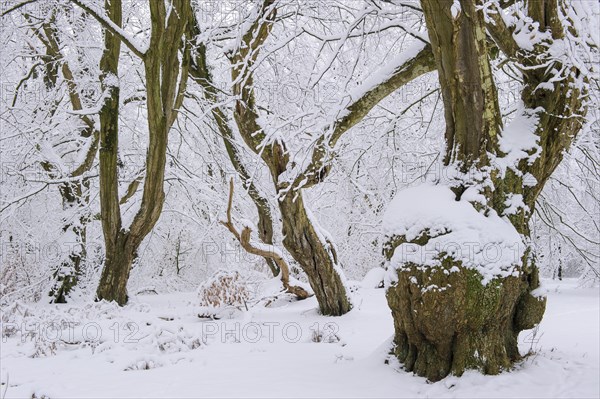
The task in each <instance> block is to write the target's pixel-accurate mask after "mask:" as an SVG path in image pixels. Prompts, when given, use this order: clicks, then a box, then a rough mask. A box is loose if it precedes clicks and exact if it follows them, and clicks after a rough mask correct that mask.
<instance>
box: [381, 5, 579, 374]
mask: <svg viewBox="0 0 600 399" xmlns="http://www.w3.org/2000/svg"><path fill="white" fill-rule="evenodd" d="M421 3H422V6H423V12H424V14H425V20H426V24H427V29H428V32H429V37H430V40H431V45H432V47H433V51H434V56H435V59H436V64H437V69H438V75H439V81H440V86H441V90H442V95H443V97H444V109H445V120H446V140H447V150H446V151H447V152H446V158H445V164H446V165H453V166H455V168H456V170H460V171H461V172H462V173H463V175H462V176H461V175H459V176H457V178H456V179H455V180H454V181H451V182H449V185H450V187H451V188H452V189H453V191H454V192H455V194H456V198H457V200H460V198H461V195H462V193H463V192H464V191H465V190H466V189H467V188H469V187H472V186H475V187H478V186H477V184H478V182H477V181H475V179H474V178H473V177H472V176H471V177H469V176H468V175H467V172H469V171H473V170H475V171H478V172H481V173H482V175H484V176H485V175H486V173H487V176H488V177H489V179H490V180H491V181H492V182H493V187H490V186H489V185H488V186H485V187H479V188H478V190H479V193H480V194H482V195H483V196H484V197H485V198H486V200H487V203H486V204H481V203H479V202H477V203H475V202H474V203H472V205H473V207H475V208H476V209H478V210H480V211H481V212H485V213H486V214H487V213H489V212H496V213H498V214H499V215H505V216H506V217H507V218H508V219H509V220H510V222H511V223H512V225H513V227H514V228H515V229H516V231H517V232H518V233H519V234H520V235H521V237H522V240H523V245H525V247H526V250H525V253H524V255H523V257H522V259H521V262H520V264H519V265H516V266H518V277H515V276H511V277H506V278H503V277H497V278H495V279H493V280H492V281H491V282H489V283H488V284H487V285H484V284H482V281H481V279H482V276H481V274H480V273H479V272H478V271H476V270H474V269H470V268H467V267H465V265H463V264H462V263H461V261H458V260H455V259H454V258H451V257H450V256H447V255H446V254H444V253H440V255H439V256H440V259H441V263H442V265H441V266H440V267H429V266H425V265H420V264H416V263H412V262H408V263H405V264H404V265H403V267H402V268H401V269H398V272H397V275H398V282H397V283H396V284H395V285H392V286H391V287H390V288H389V289H388V291H387V300H388V304H389V306H390V308H391V310H392V315H393V318H394V327H395V338H394V343H395V347H394V352H393V353H394V354H395V356H397V358H398V359H399V360H400V361H401V362H402V363H403V364H404V367H405V368H406V369H407V370H409V371H414V372H415V373H417V374H419V375H422V376H425V377H427V378H428V379H430V380H432V381H437V380H439V379H441V378H444V377H445V376H447V375H448V374H450V373H452V374H455V375H461V374H462V373H463V372H464V371H465V370H467V369H478V370H480V371H482V372H483V373H486V374H497V373H499V372H500V371H501V370H506V369H508V368H509V367H510V366H511V365H512V364H513V363H514V362H515V361H516V360H518V359H520V354H519V351H518V347H517V338H518V334H519V332H520V331H522V330H525V329H530V328H533V327H534V326H535V325H536V324H537V323H539V322H540V321H541V319H542V316H543V314H544V310H545V298H539V297H536V296H535V295H532V291H533V290H534V289H536V288H537V287H538V286H539V276H538V270H537V267H536V265H535V257H534V254H533V253H532V248H531V247H529V244H528V243H529V238H530V231H529V219H530V216H531V213H532V212H533V209H534V206H535V201H536V198H537V195H538V194H539V192H540V191H541V189H542V188H543V185H544V183H545V181H546V180H547V178H548V177H549V176H550V174H551V173H552V171H554V169H555V168H556V166H557V165H558V163H559V162H560V160H561V153H562V151H564V150H565V149H567V148H568V146H569V145H570V142H571V140H572V139H573V137H574V136H575V135H576V134H577V132H578V131H579V129H580V128H581V117H582V115H584V114H585V109H584V106H583V103H582V96H581V92H580V91H579V90H578V89H577V88H576V86H575V87H573V86H572V85H571V84H570V81H567V82H566V83H565V82H562V83H558V84H557V83H553V85H554V90H551V91H547V90H544V89H540V88H539V84H540V83H543V82H548V81H549V79H550V78H552V76H551V75H550V74H549V73H547V71H549V70H552V68H549V67H547V65H544V63H545V62H546V60H545V57H544V56H545V52H546V51H547V46H544V45H538V46H537V47H536V48H535V49H534V50H533V51H524V50H518V51H517V50H515V49H518V46H517V44H516V43H514V42H510V43H507V42H506V41H505V40H507V38H509V40H512V36H511V35H510V34H509V35H505V34H503V32H502V31H501V30H498V26H496V27H495V28H493V29H490V31H491V32H492V35H493V36H494V37H495V38H496V39H497V40H499V41H503V42H501V45H500V46H499V47H500V48H501V49H503V51H507V52H509V54H507V56H509V57H513V59H514V60H518V61H519V63H520V64H521V65H524V66H526V67H529V68H524V69H523V74H524V77H525V87H524V89H523V91H522V100H523V104H524V106H525V108H526V112H533V111H532V110H537V111H535V112H538V113H539V121H538V124H537V126H536V128H535V132H531V133H534V134H536V135H537V136H538V137H540V143H539V144H540V147H541V150H542V152H541V156H540V157H538V158H537V160H536V161H535V162H534V163H533V164H530V163H529V162H528V160H527V159H522V160H521V161H520V162H519V164H518V165H517V166H516V167H517V169H518V172H517V171H515V170H514V168H507V169H506V170H499V169H496V168H495V167H494V165H492V164H491V160H490V156H489V154H492V155H493V156H496V157H498V158H499V159H501V158H502V157H503V156H505V155H506V154H504V153H502V151H501V150H500V149H499V138H501V136H502V126H501V119H500V112H499V107H498V99H497V94H496V89H495V87H494V83H493V76H492V73H491V68H490V64H489V58H488V53H489V50H488V47H487V46H488V45H487V39H486V30H485V29H486V27H485V24H484V18H483V14H482V11H481V10H478V9H477V6H480V5H481V4H479V2H478V1H474V0H460V1H459V2H458V3H459V4H460V8H458V9H457V8H454V9H452V8H453V7H455V5H454V4H455V3H456V2H454V3H453V2H439V1H436V0H422V2H421ZM528 4H529V13H530V16H531V17H532V18H533V19H534V21H537V22H539V23H540V28H541V30H542V31H543V30H546V29H549V30H551V31H552V34H553V36H554V38H555V39H556V38H559V37H560V36H561V32H562V29H563V28H562V27H561V26H560V24H559V23H558V18H557V15H558V14H557V2H556V1H551V0H548V1H545V0H544V1H539V2H533V1H531V2H529V3H528ZM511 51H512V54H511V53H510V52H511ZM556 64H557V62H556V61H555V68H554V70H561V67H560V66H559V65H556ZM570 68H571V72H572V75H571V76H577V75H578V71H577V70H576V69H575V67H570ZM568 91H571V94H570V95H567V92H568ZM539 109H542V111H539ZM528 110H529V111H528ZM527 133H528V132H523V134H527ZM526 173H531V174H532V175H533V176H534V177H535V178H536V179H537V183H536V184H535V185H533V186H531V185H526V184H524V182H523V176H524V175H525V174H526ZM515 194H520V195H523V199H524V202H525V204H526V205H527V208H522V209H520V211H519V212H515V213H510V214H505V210H506V208H507V204H506V200H507V199H508V198H510V196H511V195H515ZM446 233H450V232H446ZM433 237H434V236H432V235H431V233H430V232H429V231H428V230H427V229H425V230H423V232H422V234H421V235H420V236H419V238H417V239H415V240H412V241H407V240H406V237H404V236H401V237H392V239H391V240H390V241H389V242H388V248H387V249H386V256H387V257H388V259H390V258H391V256H392V255H393V252H394V249H395V248H396V247H397V246H398V245H400V244H402V243H404V242H411V243H412V244H416V245H419V246H421V247H423V246H425V245H426V244H427V242H428V241H429V240H430V239H431V238H433ZM453 268H454V270H456V269H458V272H450V269H453ZM431 285H436V286H438V287H444V289H443V290H428V289H426V287H428V286H431Z"/></svg>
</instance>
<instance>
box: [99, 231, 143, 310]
mask: <svg viewBox="0 0 600 399" xmlns="http://www.w3.org/2000/svg"><path fill="white" fill-rule="evenodd" d="M128 241H129V240H128V235H126V234H120V235H119V237H118V238H117V240H116V242H115V245H114V246H111V247H110V248H107V249H106V257H105V260H104V267H103V269H102V275H101V277H100V283H99V284H98V289H97V291H96V295H97V297H98V299H106V300H109V301H115V302H117V303H118V304H119V305H121V306H122V305H125V304H126V303H127V300H128V297H127V281H128V280H129V272H130V271H131V266H132V264H133V261H134V259H135V248H132V246H131V245H129V244H128Z"/></svg>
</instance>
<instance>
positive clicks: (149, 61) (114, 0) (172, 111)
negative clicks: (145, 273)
mask: <svg viewBox="0 0 600 399" xmlns="http://www.w3.org/2000/svg"><path fill="white" fill-rule="evenodd" d="M105 6H106V9H107V15H108V17H109V18H110V19H111V20H112V21H113V22H114V23H115V24H116V25H117V26H120V24H121V1H120V0H110V1H109V0H107V2H106V3H105ZM169 7H173V10H170V9H169V10H167V9H166V7H165V3H164V1H162V0H160V1H152V2H150V18H151V25H152V26H151V35H150V44H149V46H148V50H147V52H145V53H139V50H136V48H135V46H133V45H132V44H130V49H131V48H132V47H133V49H134V50H135V51H134V53H136V54H137V55H139V56H140V57H141V58H142V60H143V62H144V70H145V77H146V101H147V108H148V133H149V144H148V152H147V154H146V168H145V178H144V188H143V191H142V199H141V204H140V208H139V209H138V211H137V213H136V214H135V216H134V218H133V221H132V223H131V226H129V228H128V229H127V230H125V229H124V228H123V226H122V221H121V209H120V201H119V195H118V179H117V154H118V135H119V134H118V132H119V131H118V123H119V91H118V87H116V86H112V84H111V82H110V80H111V79H115V77H116V76H118V75H117V72H118V60H119V54H120V42H121V40H122V39H123V40H125V39H124V38H123V37H120V36H118V34H117V32H113V31H112V30H110V29H106V31H105V43H106V48H105V52H104V54H103V56H102V59H101V61H100V67H101V70H102V72H103V81H102V82H103V86H106V87H103V89H105V90H106V89H107V88H110V90H111V91H110V93H111V94H110V96H108V98H107V99H106V100H105V103H104V105H103V107H102V110H101V111H100V125H101V130H100V140H101V149H100V207H101V216H102V227H103V232H104V241H105V245H106V259H105V263H104V269H103V271H102V275H101V278H100V283H99V285H98V290H97V299H99V300H102V299H105V300H108V301H116V302H117V303H119V304H120V305H123V304H125V303H126V302H127V280H128V278H129V272H130V270H131V265H132V263H133V261H134V260H135V258H136V253H137V249H138V248H139V246H140V244H141V243H142V241H143V240H144V238H145V237H146V236H147V235H148V233H150V231H151V230H152V228H153V227H154V225H155V224H156V222H157V221H158V219H159V217H160V214H161V211H162V207H163V203H164V199H165V195H164V189H163V185H164V176H165V165H166V152H167V145H168V136H169V131H170V129H171V126H172V125H173V123H174V122H175V120H176V118H177V114H178V110H179V107H180V106H181V104H182V102H183V94H184V92H185V88H186V84H187V79H188V68H189V64H190V48H189V41H186V40H184V39H185V37H186V36H187V35H186V34H187V26H188V23H189V21H190V16H191V13H192V10H191V4H190V2H189V0H174V1H173V2H172V3H171V4H170V5H169ZM132 51H133V50H132Z"/></svg>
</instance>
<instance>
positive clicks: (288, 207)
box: [279, 191, 352, 316]
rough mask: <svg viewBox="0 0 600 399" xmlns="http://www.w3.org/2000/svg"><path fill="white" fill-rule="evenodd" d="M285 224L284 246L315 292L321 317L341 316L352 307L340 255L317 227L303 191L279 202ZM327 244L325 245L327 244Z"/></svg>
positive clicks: (287, 196) (285, 197) (288, 195)
mask: <svg viewBox="0 0 600 399" xmlns="http://www.w3.org/2000/svg"><path fill="white" fill-rule="evenodd" d="M279 209H280V210H281V216H282V221H283V237H284V238H283V245H284V246H285V248H286V249H287V250H288V252H289V253H290V254H291V255H292V257H293V258H294V260H295V261H296V262H298V264H300V266H301V267H302V270H304V272H305V273H306V275H307V277H308V281H309V283H310V286H311V288H312V289H313V291H314V293H315V296H316V297H317V301H318V302H319V310H320V311H321V314H324V315H329V316H341V315H343V314H345V313H348V312H349V311H350V309H351V308H352V305H351V303H350V300H349V299H348V296H347V293H346V288H345V286H344V283H343V282H342V277H341V275H340V272H339V271H338V270H337V269H338V268H339V264H338V260H337V255H336V253H335V250H334V249H333V244H332V243H328V242H326V241H325V240H326V239H325V237H323V236H322V232H320V231H318V230H317V229H318V227H317V226H315V225H314V223H313V221H312V220H311V219H310V217H309V214H308V212H307V210H306V208H305V205H304V200H303V198H302V192H301V191H298V192H293V193H288V194H287V195H285V196H284V197H283V198H282V199H280V201H279ZM324 241H325V242H324Z"/></svg>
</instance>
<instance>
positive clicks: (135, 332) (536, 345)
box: [0, 280, 600, 398]
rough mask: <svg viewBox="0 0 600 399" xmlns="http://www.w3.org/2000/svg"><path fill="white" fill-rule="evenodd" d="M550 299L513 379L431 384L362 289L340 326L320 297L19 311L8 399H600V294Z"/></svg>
mask: <svg viewBox="0 0 600 399" xmlns="http://www.w3.org/2000/svg"><path fill="white" fill-rule="evenodd" d="M544 288H545V289H546V290H547V291H548V308H547V312H546V316H545V318H544V321H543V322H542V324H541V325H540V327H539V329H538V331H537V333H535V334H533V333H532V331H529V332H524V333H523V334H522V335H521V336H520V342H521V351H522V353H526V352H528V351H529V350H532V351H533V354H532V355H531V356H529V357H527V358H526V359H525V360H524V361H523V362H521V363H520V364H519V365H518V366H517V367H516V368H515V370H513V371H512V372H505V373H503V374H501V375H499V376H483V375H480V374H478V373H476V372H469V373H467V374H465V375H464V376H463V377H461V378H456V377H449V378H446V379H445V380H443V381H441V382H438V383H433V384H432V383H428V382H427V381H426V380H425V379H423V378H420V377H415V376H413V375H412V374H411V373H406V372H404V371H402V370H401V369H400V368H399V367H398V365H397V364H395V362H393V361H392V362H390V364H385V363H384V361H385V359H386V357H387V352H388V349H389V347H390V338H391V336H392V333H393V326H392V319H391V316H390V311H389V309H388V307H387V305H386V302H385V297H384V290H383V289H361V290H359V291H358V292H356V297H355V303H356V305H355V309H354V310H353V311H352V312H350V313H349V314H347V315H345V316H343V317H338V318H331V317H322V316H320V315H318V313H317V311H316V301H315V299H314V298H310V299H308V300H305V301H302V302H293V303H288V302H283V303H282V302H276V303H273V304H272V305H271V306H270V307H264V306H260V307H254V308H251V309H250V310H249V311H247V312H243V313H241V312H237V313H235V314H231V317H233V318H227V317H223V318H221V319H219V320H206V319H200V318H198V316H197V315H198V311H199V310H198V307H197V306H196V305H195V303H196V297H195V294H193V293H185V294H176V295H154V296H152V295H148V296H138V297H136V298H133V299H132V301H131V302H132V303H131V304H130V305H128V306H127V307H125V308H123V309H121V308H117V307H115V306H113V305H110V304H106V303H102V304H88V305H80V306H77V307H73V306H69V305H65V306H58V305H27V304H25V305H18V306H14V307H12V308H9V309H4V312H3V315H2V317H3V320H4V323H3V325H2V331H3V338H2V346H1V349H2V350H1V362H2V364H1V372H0V377H1V383H2V385H1V387H0V398H17V397H18V398H23V397H28V398H31V397H32V395H34V396H33V397H36V398H41V397H49V398H65V397H70V398H85V397H94V398H98V397H119V398H121V397H578V398H582V397H594V398H598V397H599V396H600V388H599V377H598V376H599V375H600V370H599V362H600V355H599V324H600V323H599V318H600V304H599V290H598V288H578V287H577V282H576V281H574V280H571V281H563V282H555V281H545V285H544ZM223 316H227V314H224V315H223ZM51 321H54V322H57V323H62V324H61V325H62V326H63V327H64V328H62V329H60V330H58V329H56V328H53V325H52V324H50V322H51ZM22 323H27V325H23V324H22ZM56 325H58V324H56ZM259 329H261V330H260V332H259ZM28 332H29V333H28ZM318 332H319V333H318ZM23 333H25V335H28V334H29V336H28V338H23ZM100 333H101V336H100ZM319 335H320V338H319V337H318V336H319ZM238 341H239V342H238ZM318 341H320V342H318ZM44 395H45V396H44Z"/></svg>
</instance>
